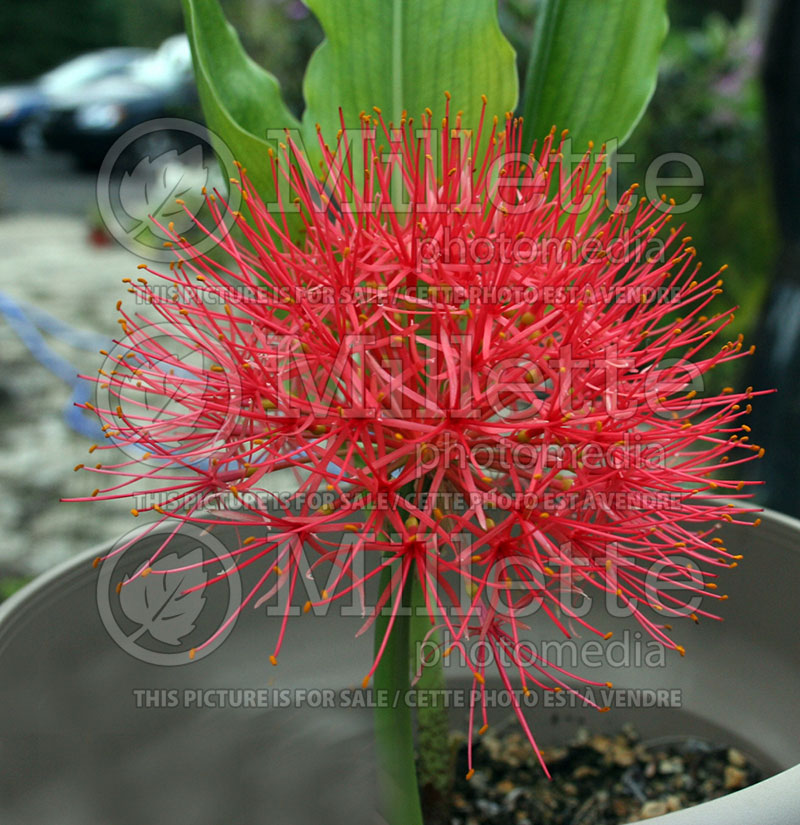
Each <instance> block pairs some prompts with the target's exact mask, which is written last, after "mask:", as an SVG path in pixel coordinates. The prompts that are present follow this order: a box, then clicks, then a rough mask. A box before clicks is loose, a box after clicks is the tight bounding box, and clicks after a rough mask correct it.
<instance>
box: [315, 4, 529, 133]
mask: <svg viewBox="0 0 800 825" xmlns="http://www.w3.org/2000/svg"><path fill="white" fill-rule="evenodd" d="M306 4H307V5H308V6H309V8H310V9H311V10H312V11H313V12H314V14H316V16H317V17H318V18H319V21H320V23H321V24H322V27H323V28H324V29H325V33H326V36H327V39H326V40H325V41H324V42H323V43H322V45H321V46H320V47H319V48H318V49H317V50H316V52H314V54H313V56H312V58H311V60H310V62H309V64H308V70H307V72H306V76H305V80H304V84H303V91H304V94H305V99H306V111H305V113H304V114H303V128H304V132H305V135H306V145H307V146H309V145H310V139H312V138H313V139H315V134H314V131H315V124H317V123H319V124H320V125H321V127H322V133H323V136H324V137H325V138H326V139H327V140H328V141H329V142H332V140H333V137H334V136H335V135H336V132H337V131H338V129H339V128H340V121H339V107H341V109H342V112H343V114H344V120H345V124H346V125H347V126H348V127H350V128H355V127H358V125H359V120H358V116H359V113H360V112H362V111H368V112H369V111H371V110H372V107H373V106H377V107H379V108H380V109H381V110H382V112H383V115H384V118H385V119H386V121H387V123H388V122H389V121H393V122H394V123H399V122H400V116H401V113H402V111H403V110H407V111H408V113H409V115H410V116H411V117H414V118H415V119H418V118H419V116H420V115H421V114H422V113H423V112H424V110H425V108H426V107H430V108H431V109H432V110H434V112H437V113H441V112H442V111H443V108H444V102H445V101H444V93H445V91H448V92H450V93H451V95H452V104H451V108H452V111H453V112H458V111H463V113H464V116H463V124H464V126H465V127H467V128H468V127H474V126H477V122H478V117H479V115H480V111H481V107H482V103H481V95H482V94H485V95H486V96H487V97H488V113H489V114H490V115H492V114H497V115H501V116H502V115H503V114H505V112H507V111H513V109H514V108H515V106H516V102H517V94H518V84H517V73H516V65H515V55H514V50H513V49H512V47H511V45H510V44H509V42H508V41H507V40H506V39H505V37H504V36H503V34H502V33H501V31H500V27H499V25H498V22H497V0H457V2H454V0H306Z"/></svg>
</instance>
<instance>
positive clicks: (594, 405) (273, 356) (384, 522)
mask: <svg viewBox="0 0 800 825" xmlns="http://www.w3.org/2000/svg"><path fill="white" fill-rule="evenodd" d="M362 121H363V122H362V130H361V132H360V138H359V140H358V142H357V143H356V147H357V148H356V149H355V150H354V149H351V147H350V145H349V144H348V141H347V136H346V134H344V133H342V134H340V135H339V138H338V141H337V145H336V148H335V149H330V148H329V147H328V146H327V145H326V144H325V143H324V141H322V140H321V139H320V143H319V149H318V151H319V152H321V155H322V164H321V168H322V172H323V176H322V178H323V179H322V180H320V178H319V177H318V176H317V175H316V174H314V173H313V171H312V169H311V167H310V165H309V162H308V161H307V160H306V159H305V156H304V155H303V153H301V152H300V151H299V150H298V149H297V147H296V146H295V145H294V144H293V143H292V142H291V141H288V144H289V145H288V147H287V148H285V149H284V150H283V153H282V156H281V157H277V156H273V157H272V160H271V162H272V166H273V172H274V176H275V181H276V185H277V189H278V192H279V194H278V196H277V205H278V207H279V208H272V207H271V205H267V204H265V203H264V202H263V201H262V200H261V198H260V197H259V194H258V193H257V192H255V191H254V190H253V189H252V187H251V186H250V184H249V182H248V179H247V176H246V173H245V170H242V177H241V182H240V186H241V190H242V194H243V198H244V201H245V211H244V212H243V213H241V214H239V213H236V214H235V226H236V230H237V231H236V232H235V233H234V234H231V235H227V234H226V233H225V232H224V231H223V213H224V212H225V205H224V203H222V202H221V199H220V198H219V196H215V195H209V196H208V202H209V205H210V207H211V209H212V211H213V213H214V214H215V216H216V218H217V219H218V226H216V227H210V228H209V229H208V231H209V232H210V233H212V234H214V233H218V234H219V238H218V249H219V251H220V252H221V253H222V254H215V255H214V256H213V257H210V256H207V255H197V254H196V253H195V252H194V250H193V249H192V248H191V247H190V246H189V245H188V244H187V242H186V241H185V240H184V239H182V238H181V237H178V236H177V235H175V234H174V233H172V235H173V242H174V246H175V252H176V258H177V262H176V264H174V265H172V266H171V267H170V269H169V271H168V272H165V273H158V272H154V271H152V270H149V269H148V271H149V272H150V274H151V275H152V276H153V278H155V283H153V282H152V280H151V281H148V280H146V279H145V278H139V279H137V280H135V281H127V282H128V283H129V286H130V289H129V291H130V292H132V293H134V294H135V295H136V296H137V298H138V299H139V300H140V301H144V302H146V303H148V304H150V307H151V310H152V312H151V314H150V315H149V316H147V317H145V316H144V315H141V314H139V313H135V314H132V313H129V312H127V311H125V310H120V311H121V315H122V317H121V320H120V324H121V327H122V336H121V338H120V341H119V346H118V349H117V350H115V352H114V353H112V355H111V356H110V358H111V360H112V362H113V363H112V367H113V369H112V370H106V371H103V374H101V375H100V376H99V378H97V381H98V383H99V387H100V389H101V390H102V392H103V393H104V394H105V397H106V399H108V400H107V401H106V402H104V403H103V404H99V403H98V405H96V412H97V414H98V415H99V416H100V418H101V419H102V422H103V425H104V428H105V430H106V436H107V438H108V443H107V444H105V445H103V446H102V447H100V449H101V450H102V449H109V450H113V449H114V448H115V447H118V446H121V447H122V448H123V449H124V450H126V451H127V452H128V454H129V455H132V456H133V457H132V458H131V460H129V461H122V462H119V463H112V464H107V465H104V466H101V465H98V466H97V467H96V468H94V470H93V471H95V472H97V473H99V474H100V476H101V478H102V479H103V480H104V481H107V480H109V479H111V485H110V486H108V485H106V484H104V485H101V489H100V490H97V491H95V496H94V497H96V498H101V499H102V498H116V497H122V496H131V497H134V496H141V494H142V490H143V489H144V490H146V491H147V492H148V493H149V494H150V496H151V500H152V501H156V500H158V501H159V502H160V503H158V504H155V503H154V504H152V505H148V506H147V507H145V508H141V507H140V508H139V509H140V510H141V509H150V510H153V511H154V512H155V514H156V516H157V519H158V521H159V522H162V521H172V522H174V523H175V525H176V529H178V528H179V527H180V525H181V524H182V523H183V522H185V521H191V522H195V523H199V524H202V525H206V526H209V527H212V526H213V525H217V524H230V523H231V522H235V523H237V524H238V525H240V526H241V527H242V528H245V532H246V533H249V535H248V536H247V537H246V538H245V539H244V540H243V541H242V542H241V544H240V546H238V547H236V548H234V549H233V550H232V551H231V558H232V559H235V561H236V565H237V566H238V567H239V568H244V567H246V566H249V565H253V564H257V565H259V567H260V568H261V569H262V570H263V576H261V578H260V581H259V583H258V586H257V587H256V588H255V589H253V590H252V591H251V592H250V593H249V594H248V595H247V597H246V598H245V599H244V601H243V604H242V607H244V605H246V604H247V603H249V602H251V601H252V600H254V599H255V598H256V597H257V596H259V595H260V596H261V597H262V599H263V598H266V597H269V596H270V595H271V594H273V593H274V592H275V591H276V590H277V589H279V588H286V589H287V591H288V597H289V598H290V599H291V598H296V597H297V594H296V590H297V581H298V575H299V573H300V572H301V570H303V561H304V559H305V558H306V557H307V556H308V555H309V554H310V555H311V557H312V563H311V570H312V571H319V570H321V569H322V568H323V567H324V568H325V569H326V571H330V570H331V569H332V570H333V571H334V572H333V573H332V574H330V575H329V577H328V584H327V587H326V589H325V590H323V591H322V596H321V598H320V599H319V600H317V602H315V603H314V604H313V605H312V603H311V602H308V603H306V608H307V609H310V608H311V607H314V606H316V605H318V604H322V603H330V602H334V601H336V600H337V599H340V598H342V597H343V596H345V595H347V594H352V593H353V592H354V591H355V592H356V593H358V594H360V595H361V596H363V594H364V593H365V587H366V585H367V583H368V581H369V580H370V579H371V578H372V577H374V576H376V575H377V574H378V573H379V572H381V571H384V575H383V582H384V586H383V587H382V590H381V593H380V597H379V599H378V602H377V608H378V609H380V608H383V607H384V606H389V605H392V607H391V608H390V609H391V610H392V611H396V610H397V606H398V605H399V604H400V599H399V598H398V594H399V592H400V591H401V588H403V587H404V586H405V585H406V584H407V583H408V582H410V581H411V580H412V579H413V578H416V579H417V580H418V581H419V583H420V584H421V587H422V592H423V595H424V601H425V604H426V605H427V608H428V610H429V612H430V614H431V622H432V623H433V622H434V621H436V622H439V623H442V624H443V625H444V626H445V627H446V629H447V631H448V633H449V635H450V644H449V647H448V650H453V649H455V648H457V647H458V646H460V645H462V644H463V643H464V640H465V639H466V638H467V637H468V636H470V635H472V636H473V637H474V636H475V635H477V636H479V637H481V638H484V639H487V640H488V642H489V643H490V645H491V646H492V647H493V648H496V649H497V650H499V649H500V648H510V647H513V643H514V642H515V641H516V640H517V638H518V631H519V629H520V627H521V626H522V625H521V622H520V616H521V615H524V612H525V611H526V610H527V611H528V612H530V607H531V606H532V605H536V606H538V607H539V608H541V610H542V611H543V612H544V613H546V614H547V615H548V616H549V617H550V618H551V619H552V620H553V621H554V622H556V623H557V625H558V626H559V628H561V630H563V632H564V633H565V634H567V635H569V634H570V633H571V632H572V628H573V627H574V626H575V625H577V624H584V625H586V623H585V622H584V620H582V619H580V618H579V617H578V616H576V615H574V614H573V611H571V609H570V607H569V605H566V604H563V603H562V597H561V594H562V593H563V589H562V588H563V584H564V582H565V581H567V582H568V585H567V586H568V587H570V588H573V589H579V590H583V591H591V590H598V591H601V592H613V593H615V594H617V596H618V597H619V598H621V599H622V600H624V601H627V602H628V603H629V604H630V606H631V612H632V613H633V615H634V616H635V618H636V619H637V620H638V621H639V622H640V623H641V625H642V627H643V628H644V629H645V630H646V631H647V633H649V634H650V635H651V636H652V637H653V638H654V639H657V640H658V641H659V642H661V643H663V644H664V645H665V646H666V647H668V648H670V649H675V650H678V651H679V652H681V653H682V652H683V649H682V648H681V647H680V646H679V645H677V644H676V643H675V642H674V641H673V640H672V639H671V637H670V636H669V635H668V631H667V625H665V619H666V620H667V621H668V620H669V617H672V616H679V615H685V614H687V612H688V613H692V611H691V610H687V608H686V605H687V603H688V602H689V601H690V600H691V599H692V598H693V597H694V596H696V595H697V594H698V593H702V594H703V595H704V596H705V597H707V598H711V599H716V598H724V596H721V595H719V594H717V593H716V592H715V590H714V584H713V580H714V576H715V572H714V571H715V570H717V569H719V568H727V567H729V566H732V565H734V564H735V561H734V558H735V557H734V556H732V555H731V554H730V553H728V552H727V551H726V550H725V548H724V547H722V546H721V542H720V540H719V539H716V538H714V537H713V532H714V529H715V527H716V526H717V524H718V522H719V521H720V520H725V521H737V522H739V521H741V522H742V523H745V522H746V521H747V519H746V518H744V516H745V514H747V513H749V512H751V510H750V509H748V508H746V507H744V506H739V505H738V504H736V503H735V500H736V499H741V498H742V497H743V496H744V494H743V493H741V492H740V491H741V490H742V487H743V483H742V482H738V481H735V480H730V474H729V473H727V472H726V474H725V476H724V478H719V479H717V480H712V475H713V474H714V473H715V471H717V470H719V469H720V468H722V467H723V465H725V464H726V463H727V466H728V467H731V466H733V465H736V464H738V463H741V462H743V461H747V460H750V459H751V458H754V457H756V455H758V454H759V453H760V452H761V451H760V450H759V448H758V447H757V446H755V445H751V444H750V443H749V441H748V436H747V433H748V432H749V428H748V427H747V426H746V424H745V423H743V421H744V417H745V416H746V415H747V413H748V412H749V411H750V405H749V400H750V397H751V395H752V391H751V390H748V391H747V392H745V393H736V392H733V391H732V390H727V389H726V390H724V391H723V392H722V393H721V394H718V395H714V394H708V393H706V392H704V391H703V378H704V376H706V375H707V374H708V373H709V371H710V370H712V369H713V368H714V367H716V366H717V365H719V364H721V363H723V362H726V361H730V360H732V359H736V358H739V357H740V356H741V355H742V354H744V353H742V352H741V350H742V343H741V339H737V340H733V341H727V342H724V343H722V344H721V345H720V344H719V343H716V344H715V343H714V342H715V341H718V339H719V336H720V335H721V334H722V333H723V332H724V330H725V329H726V328H727V327H728V326H729V325H730V323H731V321H732V315H730V312H719V311H716V310H714V309H713V308H712V304H713V303H714V301H715V297H716V296H717V295H718V294H719V293H720V292H721V291H722V290H721V284H722V282H721V281H720V280H719V273H715V274H711V275H703V274H702V272H701V268H700V264H699V263H698V262H697V260H696V253H695V250H694V248H693V247H692V246H691V245H690V241H691V239H690V238H686V237H682V236H681V233H680V231H678V230H677V229H676V228H674V227H673V226H672V216H671V214H670V206H669V204H666V203H662V202H655V203H650V202H647V201H646V200H645V199H641V200H637V199H636V197H635V195H634V190H633V189H631V190H629V191H628V192H626V193H625V194H624V195H623V196H622V198H621V199H620V201H619V203H618V204H617V205H616V207H615V208H613V209H608V208H607V204H606V201H605V195H606V191H605V182H606V180H607V174H606V173H607V169H606V165H605V163H604V158H603V156H602V154H600V155H599V156H597V157H594V156H593V154H592V151H591V150H592V147H590V151H589V152H587V153H586V154H585V155H583V156H582V157H580V158H578V159H577V162H575V163H572V164H571V163H570V162H569V161H568V160H567V158H566V156H565V155H564V150H565V148H566V147H565V144H564V140H565V135H562V136H561V137H560V139H559V138H558V137H557V136H556V135H555V132H554V131H553V132H551V134H549V135H548V136H547V137H546V138H545V140H544V142H543V143H542V145H541V147H540V148H539V150H538V151H537V152H536V153H535V154H534V153H531V154H528V153H525V152H522V151H521V146H520V143H521V128H520V125H519V124H518V123H517V122H516V121H513V120H511V119H510V118H509V119H508V120H507V122H506V123H505V128H504V129H503V130H502V131H501V126H500V125H498V123H497V122H496V121H495V123H494V124H493V125H492V126H491V128H489V126H488V125H486V124H484V123H483V121H482V123H481V128H480V129H479V130H478V132H477V133H476V134H474V135H472V134H468V133H465V132H463V131H462V130H461V129H460V123H459V122H458V118H457V119H456V122H455V124H451V122H450V117H449V114H448V116H447V117H445V119H444V121H443V122H442V128H441V130H440V131H439V133H438V136H437V135H436V134H435V133H434V131H433V128H432V117H431V115H430V113H428V114H427V116H426V117H424V118H423V120H422V130H420V131H416V130H415V127H414V126H413V125H412V122H411V121H410V120H408V121H406V119H405V118H404V120H403V123H402V124H401V126H400V128H393V127H392V125H391V124H389V125H386V124H385V123H384V121H383V120H382V118H381V117H380V113H379V112H376V117H372V116H367V115H364V116H363V119H362ZM420 133H421V137H420ZM359 144H360V145H359ZM481 147H487V148H481ZM284 190H285V191H284ZM287 193H288V194H287ZM287 205H289V206H293V207H296V210H297V214H298V215H299V221H298V223H299V224H301V225H302V232H301V233H299V234H301V235H302V240H297V239H296V238H297V234H298V233H296V232H294V230H293V228H292V227H293V225H292V224H291V223H290V218H287V217H286V214H287V213H288V212H289V211H290V210H288V209H287ZM290 232H292V233H294V234H290ZM131 450H136V451H138V452H135V453H131ZM732 453H733V454H734V456H735V457H734V458H733V460H730V461H729V455H730V454H732ZM89 469H92V468H89ZM287 469H291V470H293V471H294V473H295V476H296V485H295V486H294V488H293V491H292V492H291V494H289V495H285V496H278V495H276V494H275V493H274V491H273V486H274V476H273V475H272V474H273V473H275V472H276V471H279V470H287ZM720 494H724V495H725V496H726V497H727V499H728V500H727V501H726V502H722V501H719V500H718V496H719V495H720ZM210 498H213V500H214V502H215V507H213V508H210V507H208V502H209V499H210ZM732 500H733V501H732ZM138 512H139V511H138V510H136V511H134V515H138ZM343 532H344V533H345V534H348V533H349V534H352V535H350V539H351V541H348V542H342V541H341V536H342V534H343ZM162 549H163V548H162ZM159 552H160V551H159ZM369 558H375V563H374V564H368V563H367V564H365V563H364V560H365V559H369ZM152 561H155V557H154V558H153V559H152V560H151V562H152ZM654 566H657V569H658V571H659V572H657V574H656V575H655V578H654V577H653V574H652V570H653V569H654ZM701 570H704V571H705V572H701ZM153 572H154V573H155V572H157V571H153ZM160 572H165V571H160ZM648 572H650V574H651V575H650V576H649V577H648ZM512 578H513V580H514V581H515V582H516V584H515V587H514V588H513V595H510V593H511V589H510V587H509V585H510V583H511V581H512ZM660 581H665V582H668V583H669V584H670V590H669V593H668V594H662V593H659V592H658V588H657V585H658V583H659V582H660ZM520 585H521V586H520ZM700 612H701V611H699V610H697V611H694V613H692V615H693V616H694V618H697V613H700ZM375 615H376V611H371V612H370V615H369V616H368V618H367V624H369V623H371V622H372V621H373V619H374V618H375ZM436 615H439V616H440V618H436V619H434V616H436ZM393 618H394V616H392V619H391V620H390V621H389V622H388V630H387V633H386V637H385V638H384V645H385V642H386V638H388V636H389V634H390V633H391V630H392V624H393ZM562 622H563V623H562ZM285 626H286V618H284V620H283V624H282V627H281V630H280V633H279V634H278V641H277V643H276V646H275V649H274V652H273V655H272V657H271V659H272V661H273V663H274V662H275V661H276V658H275V657H277V655H278V652H279V650H280V647H281V642H282V639H283V635H284V630H285ZM586 629H588V630H589V631H591V632H593V633H596V634H598V635H600V636H605V635H606V634H605V631H604V629H603V628H594V627H591V626H589V625H586ZM210 641H211V640H209V643H210ZM382 651H383V647H382V646H379V648H378V651H377V654H376V658H375V663H374V665H373V667H372V670H371V671H370V673H369V674H368V675H367V679H366V680H365V683H366V681H367V680H368V679H369V678H370V676H371V674H372V673H373V672H374V670H375V667H376V666H377V664H378V661H379V660H380V657H381V654H382ZM511 658H512V661H513V662H514V667H512V668H511V670H512V671H516V672H517V675H518V676H519V678H520V680H521V686H522V688H523V689H524V690H527V685H529V684H533V685H537V684H538V685H545V686H549V689H565V684H564V681H563V680H564V678H565V674H564V673H563V671H559V669H557V668H555V667H554V666H552V665H550V664H549V663H547V662H544V661H540V660H538V659H535V658H530V657H527V658H526V656H524V655H522V654H519V653H517V652H513V653H512V654H511ZM473 667H474V676H475V679H476V681H477V682H478V683H481V684H482V683H483V681H484V675H483V670H484V668H483V667H480V666H477V667H475V666H474V665H473ZM501 675H502V678H503V679H504V681H505V682H506V684H509V685H510V683H509V682H508V675H507V674H506V673H505V672H502V674H501ZM592 684H594V683H592ZM526 729H527V728H526Z"/></svg>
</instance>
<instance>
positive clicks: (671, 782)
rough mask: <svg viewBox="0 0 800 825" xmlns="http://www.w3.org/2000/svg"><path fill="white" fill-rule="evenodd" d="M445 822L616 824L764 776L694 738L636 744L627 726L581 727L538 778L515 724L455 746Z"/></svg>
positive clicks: (548, 758)
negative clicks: (609, 732)
mask: <svg viewBox="0 0 800 825" xmlns="http://www.w3.org/2000/svg"><path fill="white" fill-rule="evenodd" d="M457 748H458V750H457V758H456V769H457V778H456V785H455V791H454V798H453V802H454V804H453V814H452V817H451V825H621V823H628V822H636V821H638V820H641V819H650V818H651V817H656V816H661V815H662V814H666V813H669V812H671V811H677V810H680V809H681V808H688V807H690V806H692V805H697V804H699V803H700V802H706V801H708V800H711V799H716V798H717V797H720V796H724V795H725V794H728V793H731V792H732V791H736V790H739V789H740V788H744V787H746V786H748V785H752V784H754V783H755V782H758V781H760V780H761V779H764V778H765V776H764V774H763V773H762V772H761V771H760V770H759V769H758V768H757V767H756V766H755V765H753V764H752V762H751V760H750V759H749V758H748V757H747V756H746V755H745V754H743V753H742V752H740V751H738V750H736V749H734V748H728V747H719V746H716V745H712V744H710V743H708V742H705V741H702V740H698V739H682V740H680V741H678V740H676V741H667V740H664V739H661V740H652V741H650V742H643V741H641V740H640V738H639V736H638V734H637V732H636V730H635V729H634V728H633V727H631V726H626V727H624V728H623V729H622V730H621V731H620V733H619V734H617V735H616V736H605V735H600V734H592V733H590V732H589V731H588V730H585V729H582V730H580V731H579V732H578V734H577V736H576V738H575V739H574V740H573V741H572V742H570V743H569V744H568V745H567V746H564V747H558V748H544V749H542V755H543V757H544V759H545V762H546V763H547V765H548V768H549V770H550V772H551V774H552V779H551V780H549V781H548V780H547V778H546V777H545V775H544V773H543V771H542V768H541V766H540V765H539V763H538V761H537V759H536V756H535V754H534V752H533V748H532V747H531V745H530V743H529V742H528V741H527V739H525V737H524V735H523V734H522V733H520V732H519V731H517V730H515V729H514V728H509V730H508V732H506V733H499V734H498V733H492V732H491V731H489V732H487V734H486V735H484V736H483V737H481V738H480V740H479V741H478V742H477V743H476V745H475V747H474V750H473V766H474V768H475V774H474V776H473V777H472V779H471V780H467V779H466V773H467V748H466V744H465V743H464V742H463V740H462V741H461V742H460V743H458V745H457Z"/></svg>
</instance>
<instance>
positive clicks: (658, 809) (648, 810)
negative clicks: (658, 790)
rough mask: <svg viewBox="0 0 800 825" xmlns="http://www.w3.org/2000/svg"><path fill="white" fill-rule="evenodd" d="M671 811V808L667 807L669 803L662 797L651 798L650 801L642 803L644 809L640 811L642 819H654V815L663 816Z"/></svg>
mask: <svg viewBox="0 0 800 825" xmlns="http://www.w3.org/2000/svg"><path fill="white" fill-rule="evenodd" d="M667 813H669V808H668V807H667V803H666V802H664V801H663V800H661V799H651V800H650V801H649V802H645V803H644V805H642V810H641V811H640V812H639V816H640V817H641V818H642V819H652V818H653V817H654V816H663V815H664V814H667Z"/></svg>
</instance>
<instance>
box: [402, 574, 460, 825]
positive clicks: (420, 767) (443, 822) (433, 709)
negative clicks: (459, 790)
mask: <svg viewBox="0 0 800 825" xmlns="http://www.w3.org/2000/svg"><path fill="white" fill-rule="evenodd" d="M411 612H412V616H411V639H410V642H411V648H410V651H411V659H412V670H414V671H416V670H417V669H418V668H419V665H420V654H422V655H425V657H426V659H427V658H428V655H429V653H432V652H434V651H436V657H437V658H435V659H433V660H429V662H428V664H426V666H425V667H424V668H423V669H422V671H421V673H420V677H419V680H418V681H417V685H416V688H417V694H416V703H415V704H416V706H417V737H418V751H419V757H418V760H417V775H418V780H419V788H420V794H421V797H422V809H423V812H424V816H425V825H449V823H450V810H451V806H450V802H451V800H450V795H451V793H452V789H453V776H454V769H455V766H454V765H453V752H452V749H451V747H450V717H449V714H448V712H447V703H446V702H445V701H444V695H445V694H444V691H445V676H444V667H443V658H442V650H441V641H442V640H441V634H440V633H439V631H438V629H437V630H435V631H433V632H432V633H431V621H430V618H429V616H428V610H427V606H426V604H425V597H424V594H423V592H422V585H421V584H420V583H419V580H415V581H414V584H413V586H412V591H411ZM429 633H430V635H429V636H428V637H427V640H426V639H425V637H426V634H429ZM423 641H426V644H425V645H424V647H423Z"/></svg>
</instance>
